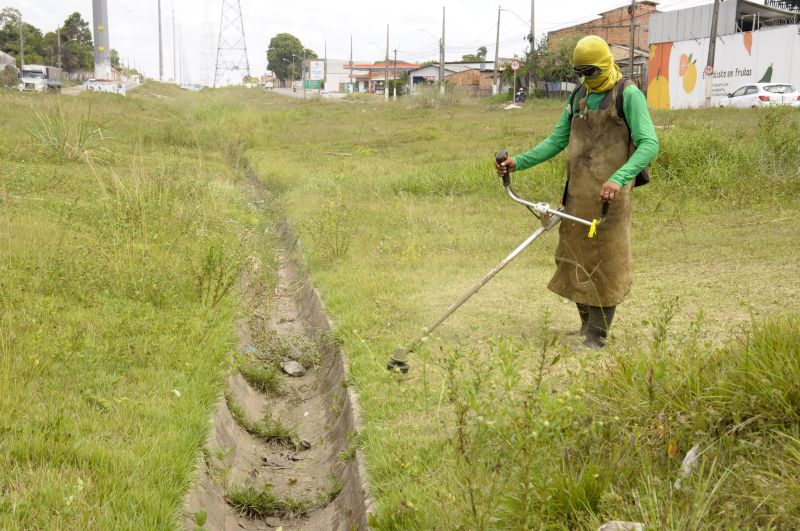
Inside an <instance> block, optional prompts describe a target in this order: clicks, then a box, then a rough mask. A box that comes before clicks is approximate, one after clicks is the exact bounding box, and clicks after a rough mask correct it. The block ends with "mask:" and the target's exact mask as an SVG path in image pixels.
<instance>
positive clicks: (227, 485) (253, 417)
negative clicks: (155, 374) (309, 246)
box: [182, 224, 371, 530]
mask: <svg viewBox="0 0 800 531" xmlns="http://www.w3.org/2000/svg"><path fill="white" fill-rule="evenodd" d="M280 231H281V237H282V241H283V242H284V250H283V251H282V252H281V257H280V270H279V279H278V286H277V289H276V292H275V293H274V294H272V296H270V294H267V293H264V288H263V286H257V285H247V286H245V293H247V299H248V300H246V301H245V305H246V306H247V310H248V313H249V316H248V318H247V319H245V320H244V321H243V322H242V324H241V326H240V329H239V338H240V344H241V348H242V350H243V351H247V352H246V353H247V354H248V355H250V357H251V358H253V359H255V360H258V359H259V358H260V357H263V358H270V359H269V360H268V361H271V362H272V365H269V366H270V367H271V369H270V370H275V369H274V367H279V364H280V363H281V361H284V362H285V361H286V360H287V358H288V359H290V361H295V362H297V364H295V365H294V368H295V369H296V368H297V365H298V364H299V365H301V366H302V368H303V370H304V371H305V372H304V373H303V374H302V375H300V374H299V373H302V372H303V371H302V370H301V371H299V373H297V374H298V375H297V376H289V375H286V374H283V375H282V376H281V377H280V382H281V384H280V391H279V392H272V391H270V390H269V389H266V388H265V391H266V392H262V391H259V390H257V389H256V388H254V385H251V383H248V381H247V379H246V378H245V377H243V375H242V373H241V372H237V373H236V374H234V375H232V376H231V377H230V378H229V379H228V390H227V392H226V393H225V396H224V397H223V398H221V399H220V401H219V402H218V403H217V407H216V411H215V413H214V416H213V427H212V430H211V435H210V438H209V441H208V442H207V444H206V447H205V448H204V450H203V459H202V462H201V463H200V465H199V468H200V470H199V478H198V481H197V484H196V486H195V488H194V489H193V490H192V491H191V492H190V493H189V495H188V497H187V499H186V502H185V505H184V515H183V520H182V523H183V526H184V527H185V528H187V529H197V528H198V527H200V528H206V529H214V530H217V529H219V530H229V529H237V530H238V529H275V528H281V527H282V528H283V529H284V530H289V529H309V530H310V529H320V530H323V529H324V530H336V529H341V530H352V529H366V528H367V527H368V526H367V515H368V513H369V512H370V509H371V500H370V497H369V494H368V490H367V483H366V474H365V467H364V457H363V455H362V453H361V450H360V449H359V448H358V447H357V446H356V443H355V437H356V434H357V432H358V430H359V429H360V411H359V408H358V403H357V396H356V394H355V392H354V390H353V389H352V388H350V387H348V386H347V385H346V374H347V359H346V357H345V356H344V354H343V352H342V351H341V349H340V348H339V347H338V345H337V344H336V343H335V342H334V341H331V340H330V339H329V338H330V330H331V323H330V321H329V319H328V318H327V316H326V314H325V309H324V306H323V304H322V301H321V299H320V296H319V293H318V292H317V291H316V290H315V289H314V287H313V286H312V285H311V282H310V280H309V278H308V274H307V272H306V269H305V267H304V264H303V262H302V258H301V257H300V249H299V246H296V245H294V239H293V238H292V236H291V231H290V229H289V227H288V226H287V225H286V224H283V225H282V226H281V228H280ZM288 249H292V250H291V251H288ZM244 282H246V283H247V282H249V281H248V279H247V278H245V280H244ZM250 284H252V282H250ZM267 299H269V301H267ZM265 338H267V339H266V343H268V344H266V345H265ZM264 351H271V352H264ZM278 358H283V359H278ZM277 370H280V369H277ZM245 374H246V372H245ZM274 376H276V375H275V374H272V375H269V374H267V378H272V377H274ZM251 381H253V380H252V379H251ZM270 381H271V380H270ZM254 383H255V382H254ZM255 387H259V385H257V384H256V385H255Z"/></svg>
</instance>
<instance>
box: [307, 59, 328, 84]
mask: <svg viewBox="0 0 800 531" xmlns="http://www.w3.org/2000/svg"><path fill="white" fill-rule="evenodd" d="M308 72H309V76H308V77H309V79H312V80H321V79H325V61H309V62H308Z"/></svg>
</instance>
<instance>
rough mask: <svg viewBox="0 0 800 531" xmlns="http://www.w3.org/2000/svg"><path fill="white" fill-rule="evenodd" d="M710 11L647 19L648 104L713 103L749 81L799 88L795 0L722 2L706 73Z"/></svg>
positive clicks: (799, 14) (798, 2)
mask: <svg viewBox="0 0 800 531" xmlns="http://www.w3.org/2000/svg"><path fill="white" fill-rule="evenodd" d="M776 6H780V7H776ZM712 15H713V5H712V4H706V5H702V6H698V7H692V8H688V9H681V10H677V11H670V12H666V13H658V14H654V15H653V16H652V17H651V18H650V34H649V35H650V37H649V38H650V54H649V66H648V77H647V102H648V105H649V106H650V107H651V108H653V109H681V108H692V107H702V106H704V105H705V104H706V102H707V101H708V103H710V104H711V105H718V104H719V102H720V101H721V100H722V99H723V98H726V97H727V95H728V94H729V93H731V92H733V91H734V90H735V89H737V88H738V87H740V86H742V85H745V84H748V83H756V82H771V81H774V82H779V83H791V84H793V85H794V86H796V87H797V86H800V61H798V60H797V58H798V57H800V0H767V4H764V3H759V2H755V1H750V0H739V1H736V2H721V3H720V7H719V14H718V19H717V39H716V44H715V49H716V52H715V56H714V68H713V71H710V73H709V74H706V72H704V69H705V66H706V64H707V62H708V61H707V59H708V48H709V42H710V37H711V19H712Z"/></svg>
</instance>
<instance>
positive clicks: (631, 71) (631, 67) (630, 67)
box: [628, 0, 636, 81]
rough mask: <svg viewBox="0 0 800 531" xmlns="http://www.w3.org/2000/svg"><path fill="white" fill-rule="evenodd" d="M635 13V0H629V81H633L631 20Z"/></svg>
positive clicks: (632, 27)
mask: <svg viewBox="0 0 800 531" xmlns="http://www.w3.org/2000/svg"><path fill="white" fill-rule="evenodd" d="M635 13H636V0H631V5H630V7H628V16H629V17H630V19H631V41H630V50H629V52H630V54H629V56H628V79H630V80H631V81H634V79H633V32H634V28H635V27H636V26H635V25H634V24H633V20H634V18H635V16H634V15H635Z"/></svg>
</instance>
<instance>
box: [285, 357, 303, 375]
mask: <svg viewBox="0 0 800 531" xmlns="http://www.w3.org/2000/svg"><path fill="white" fill-rule="evenodd" d="M281 369H283V371H284V372H285V373H286V374H288V375H289V376H303V375H304V374H305V373H306V370H305V368H303V366H302V365H300V363H298V362H296V361H294V360H289V361H284V362H283V363H281Z"/></svg>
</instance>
